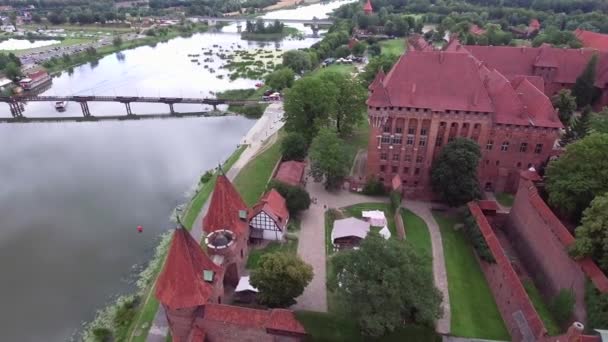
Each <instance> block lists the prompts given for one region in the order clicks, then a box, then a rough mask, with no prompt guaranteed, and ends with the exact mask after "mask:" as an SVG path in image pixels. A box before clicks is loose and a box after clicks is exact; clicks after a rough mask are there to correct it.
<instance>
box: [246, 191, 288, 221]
mask: <svg viewBox="0 0 608 342" xmlns="http://www.w3.org/2000/svg"><path fill="white" fill-rule="evenodd" d="M262 211H263V212H265V213H266V214H268V215H269V216H270V217H271V218H272V219H273V220H274V221H275V222H276V223H277V224H278V226H279V227H280V228H281V229H283V228H285V223H287V221H288V220H289V211H288V210H287V204H286V203H285V199H284V198H283V196H281V194H280V193H279V192H278V191H276V190H275V189H271V190H270V191H268V192H267V193H266V194H265V195H264V197H262V199H261V200H260V202H258V203H257V204H256V205H255V206H253V208H252V211H251V214H250V215H249V217H250V218H253V217H254V216H256V215H257V214H259V213H260V212H262Z"/></svg>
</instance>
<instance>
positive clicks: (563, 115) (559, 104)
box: [551, 89, 576, 127]
mask: <svg viewBox="0 0 608 342" xmlns="http://www.w3.org/2000/svg"><path fill="white" fill-rule="evenodd" d="M551 102H553V107H555V108H557V111H558V114H559V119H560V120H561V122H562V124H564V126H566V127H567V126H570V119H571V118H572V113H573V112H574V111H575V110H576V98H575V97H574V96H572V91H570V89H562V90H560V91H559V92H558V93H557V94H555V95H554V96H553V97H552V98H551Z"/></svg>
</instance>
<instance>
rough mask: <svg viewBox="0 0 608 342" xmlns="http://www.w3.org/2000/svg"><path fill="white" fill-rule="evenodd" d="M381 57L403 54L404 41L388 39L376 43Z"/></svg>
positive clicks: (401, 39) (402, 39)
mask: <svg viewBox="0 0 608 342" xmlns="http://www.w3.org/2000/svg"><path fill="white" fill-rule="evenodd" d="M378 44H379V45H380V49H381V53H382V54H383V55H397V56H401V55H402V54H403V53H404V52H405V39H404V38H398V39H389V40H383V41H381V42H379V43H378Z"/></svg>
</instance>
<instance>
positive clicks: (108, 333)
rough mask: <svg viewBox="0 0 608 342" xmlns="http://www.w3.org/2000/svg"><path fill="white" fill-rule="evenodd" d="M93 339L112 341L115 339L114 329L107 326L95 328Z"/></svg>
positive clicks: (101, 341)
mask: <svg viewBox="0 0 608 342" xmlns="http://www.w3.org/2000/svg"><path fill="white" fill-rule="evenodd" d="M93 339H94V340H95V342H111V341H112V340H114V336H113V335H112V330H110V329H107V328H95V329H93Z"/></svg>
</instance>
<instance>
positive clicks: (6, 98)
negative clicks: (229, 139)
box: [0, 96, 260, 105]
mask: <svg viewBox="0 0 608 342" xmlns="http://www.w3.org/2000/svg"><path fill="white" fill-rule="evenodd" d="M56 101H71V102H120V103H133V102H147V103H165V104H169V103H187V104H209V105H218V104H235V105H244V104H256V103H259V102H260V101H258V100H228V99H213V98H189V97H143V96H0V102H7V103H10V102H56Z"/></svg>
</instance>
